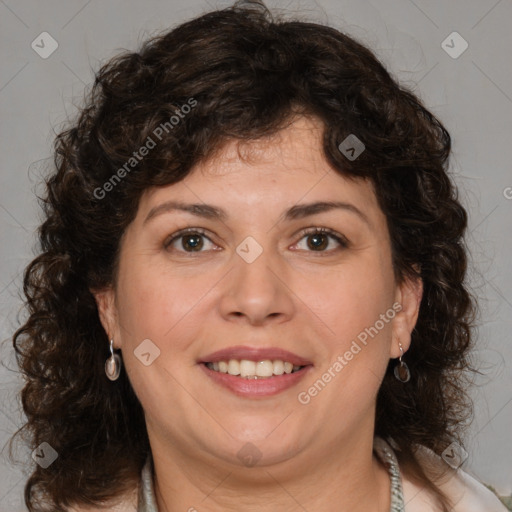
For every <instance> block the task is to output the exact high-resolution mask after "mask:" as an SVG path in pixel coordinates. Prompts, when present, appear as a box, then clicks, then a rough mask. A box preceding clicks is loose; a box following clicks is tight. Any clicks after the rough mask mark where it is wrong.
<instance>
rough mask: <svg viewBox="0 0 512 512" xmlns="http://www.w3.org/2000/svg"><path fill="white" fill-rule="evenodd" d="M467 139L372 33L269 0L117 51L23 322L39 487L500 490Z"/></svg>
mask: <svg viewBox="0 0 512 512" xmlns="http://www.w3.org/2000/svg"><path fill="white" fill-rule="evenodd" d="M449 152H450V137H449V134H448V133H447V132H446V130H445V129H444V127H443V126H442V124H441V123H440V122H439V120H437V119H436V118H435V117H434V116H433V115H432V114H431V113H430V112H428V111H427V110H426V109H425V107H424V106H423V105H422V104H421V102H420V101H419V100H418V99H417V98H416V97H415V96H414V95H413V94H412V93H411V92H409V91H407V90H406V89H404V88H403V87H401V86H400V85H399V84H397V83H396V81H394V80H393V79H392V78H391V77H390V75H389V74H388V72H387V71H386V70H385V69H384V68H383V67H382V65H381V64H380V63H379V62H378V61H377V59H376V58H375V56H374V55H373V53H372V52H371V51H370V50H368V49H367V48H365V47H363V46H362V45H360V44H359V43H357V42H355V41H354V40H353V39H351V38H349V37H348V36H346V35H344V34H342V33H340V32H338V31H336V30H334V29H332V28H328V27H324V26H320V25H316V24H312V23H304V22H294V21H284V20H283V21H280V20H276V19H273V18H272V16H271V14H270V13H269V12H268V11H267V10H266V9H265V7H264V6H263V5H262V4H261V3H257V2H252V3H251V2H248V3H245V4H244V5H242V4H240V3H237V4H235V5H234V6H233V7H232V8H229V9H225V10H221V11H215V12H211V13H209V14H206V15H204V16H202V17H199V18H197V19H194V20H192V21H190V22H188V23H185V24H183V25H181V26H179V27H177V28H175V29H174V30H172V31H170V32H169V33H167V34H164V35H162V36H160V37H157V38H154V39H152V40H150V41H148V42H146V43H145V45H144V47H143V48H142V49H141V51H140V52H139V53H127V54H124V55H121V56H118V57H116V58H115V59H113V60H112V61H110V62H109V63H108V64H106V65H105V66H104V67H103V68H102V69H101V70H100V71H99V72H98V74H97V77H96V81H95V85H94V87H93V90H92V91H91V93H90V97H89V98H88V101H87V103H86V105H85V106H84V108H83V110H82V112H81V113H80V117H79V118H78V120H77V121H76V123H75V124H74V125H73V126H71V127H70V128H69V129H68V130H66V131H64V132H62V133H61V134H60V135H59V136H58V138H57V140H56V160H55V163H56V171H55V173H54V174H52V175H51V176H50V178H49V179H48V183H47V186H48V193H47V197H46V200H45V215H46V219H45V221H44V223H43V224H42V226H41V229H40V240H41V254H40V255H39V256H38V257H37V258H36V259H35V260H34V261H33V262H32V263H31V264H30V265H29V267H28V268H27V271H26V274H25V293H26V295H27V306H28V308H29V311H30V317H29V318H28V320H27V322H26V323H25V325H24V326H22V327H21V328H20V329H19V330H18V331H17V332H16V334H15V336H14V345H15V348H16V351H17V354H18V358H19V364H20V367H21V369H22V371H23V372H24V373H25V375H26V378H27V384H26V386H25V388H24V389H23V391H22V398H23V405H24V410H25V413H26V415H27V419H28V421H27V424H26V426H25V428H24V430H26V431H27V432H29V433H30V434H31V435H32V445H33V448H34V454H35V455H34V454H33V457H34V460H36V462H39V464H38V465H36V466H35V469H34V472H33V473H32V475H31V477H30V479H29V480H28V482H27V484H26V488H25V497H26V503H27V506H28V508H29V510H30V511H39V510H52V511H55V510H59V511H61V510H73V511H84V510H123V511H124V510H134V511H135V510H138V511H156V510H158V511H160V512H164V511H169V512H171V511H172V512H174V511H178V510H188V511H194V510H197V511H201V510H205V511H206V510H207V511H220V510H222V511H227V510H244V511H270V510H272V511H274V510H279V511H292V510H293V511H295V510H310V511H313V510H326V511H340V510H350V511H363V510H364V511H365V512H368V511H375V512H384V511H386V512H387V511H389V510H392V511H400V510H406V511H407V512H415V511H434V510H442V511H449V510H456V511H464V512H468V511H471V510H473V511H484V510H485V511H486V512H489V511H491V510H492V511H500V510H504V508H503V507H502V505H501V504H500V502H499V501H498V499H497V498H496V497H495V496H494V495H493V494H492V493H491V492H490V491H488V490H487V489H486V488H485V487H484V486H483V485H482V484H480V483H478V482H477V481H476V480H474V479H473V478H471V477H470V476H469V475H468V474H466V473H465V472H464V471H463V470H462V469H460V465H461V464H462V462H463V461H464V453H465V452H464V451H463V448H462V442H461V433H462V429H463V427H464V425H465V423H466V422H467V419H468V418H469V417H470V404H469V401H468V398H467V395H466V391H465V389H466V379H465V375H467V373H464V371H465V370H469V366H468V350H469V349H470V347H471V341H472V338H471V327H472V321H473V318H474V309H475V308H474V301H473V299H472V297H471V295H470V293H469V292H468V290H467V288H466V286H465V270H466V249H465V246H464V241H463V236H464V232H465V228H466V222H467V216H466V211H465V210H464V208H463V207H462V206H461V204H460V203H459V202H458V200H457V197H456V189H455V187H454V185H453V184H452V182H451V180H450V178H449V177H448V175H447V173H446V168H447V164H448V156H449ZM43 443H45V444H43ZM38 458H39V459H41V461H38ZM43 462H44V463H43Z"/></svg>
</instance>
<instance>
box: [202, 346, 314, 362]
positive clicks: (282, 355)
mask: <svg viewBox="0 0 512 512" xmlns="http://www.w3.org/2000/svg"><path fill="white" fill-rule="evenodd" d="M230 359H237V360H241V359H247V360H249V361H255V362H258V361H263V360H265V359H270V360H275V359H280V360H282V361H288V362H290V363H292V364H293V365H294V366H307V365H310V364H313V363H312V362H311V361H308V360H307V359H304V358H303V357H300V356H298V355H297V354H293V353H292V352H289V351H288V350H284V349H282V348H276V347H268V348H265V347H248V346H244V345H237V346H234V347H227V348H223V349H221V350H217V351H216V352H212V353H211V354H208V355H206V356H204V357H202V358H200V359H199V361H198V362H199V363H217V362H219V361H229V360H230Z"/></svg>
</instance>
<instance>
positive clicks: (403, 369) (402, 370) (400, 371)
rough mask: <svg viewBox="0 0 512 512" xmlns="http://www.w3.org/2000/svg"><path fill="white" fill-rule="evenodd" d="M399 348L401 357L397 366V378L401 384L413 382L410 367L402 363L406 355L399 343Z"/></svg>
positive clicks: (395, 371)
mask: <svg viewBox="0 0 512 512" xmlns="http://www.w3.org/2000/svg"><path fill="white" fill-rule="evenodd" d="M398 347H399V348H400V357H399V358H398V361H399V362H398V364H397V365H396V366H395V370H394V373H395V377H396V378H397V379H398V380H399V381H400V382H409V381H410V380H411V372H410V371H409V367H408V366H407V363H404V362H403V361H402V356H403V355H404V351H403V349H402V344H401V343H400V342H398Z"/></svg>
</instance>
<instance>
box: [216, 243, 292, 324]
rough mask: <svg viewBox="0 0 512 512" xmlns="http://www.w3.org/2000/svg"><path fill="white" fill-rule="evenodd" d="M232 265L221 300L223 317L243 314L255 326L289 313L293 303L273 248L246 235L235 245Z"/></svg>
mask: <svg viewBox="0 0 512 512" xmlns="http://www.w3.org/2000/svg"><path fill="white" fill-rule="evenodd" d="M233 265H234V269H233V272H232V273H231V278H230V280H229V284H228V287H227V290H225V293H224V294H223V297H222V314H223V315H225V316H226V315H227V316H229V315H235V316H237V317H238V316H240V315H243V316H245V317H247V319H248V320H250V321H251V322H256V323H257V322H262V321H264V320H265V318H267V317H269V316H270V315H272V316H273V317H275V316H280V315H285V316H288V315H289V314H291V311H292V301H291V298H290V296H289V295H290V294H289V291H288V288H287V287H286V286H285V285H284V283H283V278H284V272H283V267H282V265H281V262H280V261H279V257H278V255H277V254H276V251H275V250H274V249H273V248H271V247H264V246H263V244H260V243H259V242H258V241H257V240H256V238H255V237H252V236H248V237H246V238H245V239H244V240H243V241H242V242H241V243H240V244H239V245H238V246H237V248H236V254H234V255H233Z"/></svg>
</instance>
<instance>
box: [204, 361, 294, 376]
mask: <svg viewBox="0 0 512 512" xmlns="http://www.w3.org/2000/svg"><path fill="white" fill-rule="evenodd" d="M207 366H208V368H210V369H211V370H214V371H216V372H221V373H229V374H230V375H240V377H253V378H254V377H272V375H282V374H283V373H292V372H293V371H297V370H298V369H300V366H294V365H293V364H292V363H290V362H288V361H282V360H281V359H275V360H274V361H271V360H270V359H265V360H263V361H258V362H255V361H249V360H247V359H242V360H240V361H239V360H237V359H230V360H229V361H219V362H216V363H207Z"/></svg>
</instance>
